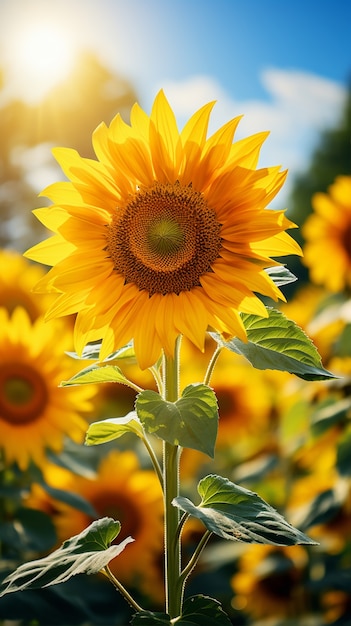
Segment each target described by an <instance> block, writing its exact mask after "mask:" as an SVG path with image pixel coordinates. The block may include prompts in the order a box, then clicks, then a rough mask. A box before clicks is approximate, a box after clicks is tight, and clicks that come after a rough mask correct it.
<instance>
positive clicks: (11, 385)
mask: <svg viewBox="0 0 351 626" xmlns="http://www.w3.org/2000/svg"><path fill="white" fill-rule="evenodd" d="M58 337H59V339H58ZM70 343H71V333H70V332H69V331H68V330H65V328H64V327H63V325H62V324H57V323H56V324H53V323H51V324H47V323H45V322H44V320H43V318H40V317H39V318H38V319H37V320H36V321H35V322H34V323H33V325H32V324H31V322H30V319H29V316H28V314H27V312H26V311H25V310H24V309H22V308H20V307H18V308H16V309H15V311H14V312H13V315H12V316H11V317H10V316H9V313H8V311H7V310H6V309H4V308H1V309H0V448H2V449H3V451H4V455H5V459H6V462H7V463H13V462H16V463H17V464H18V465H19V467H20V468H21V469H22V470H25V469H26V467H27V466H28V464H29V462H30V460H31V459H32V460H33V461H34V462H35V463H36V464H37V465H43V464H44V463H45V449H46V448H50V449H51V450H53V451H55V452H60V451H61V449H62V445H63V439H64V437H65V436H66V435H68V436H69V437H71V438H72V439H73V440H74V441H77V442H82V441H83V437H84V433H85V431H86V429H87V422H86V420H85V419H84V418H83V416H82V415H81V414H82V413H84V412H86V411H90V410H91V409H92V404H91V401H90V398H91V397H92V395H94V394H95V389H94V387H89V388H88V387H72V388H66V389H59V388H58V385H59V384H60V382H61V381H62V380H65V379H66V380H67V379H68V378H70V377H71V376H73V374H74V373H75V372H76V369H73V368H74V367H75V363H74V361H73V360H72V359H70V358H69V357H68V356H66V355H65V354H64V350H65V349H67V348H70Z"/></svg>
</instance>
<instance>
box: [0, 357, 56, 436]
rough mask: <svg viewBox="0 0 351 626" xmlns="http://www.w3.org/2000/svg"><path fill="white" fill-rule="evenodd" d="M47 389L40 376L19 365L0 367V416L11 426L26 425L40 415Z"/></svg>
mask: <svg viewBox="0 0 351 626" xmlns="http://www.w3.org/2000/svg"><path fill="white" fill-rule="evenodd" d="M46 404H47V389H46V386H45V384H44V381H43V380H42V378H41V377H40V375H39V374H38V373H37V372H35V371H34V370H33V369H32V368H31V367H29V366H28V367H27V366H25V365H21V364H19V363H14V364H13V365H12V364H6V366H5V365H4V366H2V367H0V416H1V418H2V419H3V420H5V421H7V422H9V423H12V424H28V423H29V422H32V421H35V420H36V419H38V418H39V417H40V415H41V414H42V412H43V410H44V408H45V406H46Z"/></svg>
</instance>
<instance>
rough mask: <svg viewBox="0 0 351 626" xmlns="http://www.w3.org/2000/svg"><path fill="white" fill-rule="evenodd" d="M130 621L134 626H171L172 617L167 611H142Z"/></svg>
mask: <svg viewBox="0 0 351 626" xmlns="http://www.w3.org/2000/svg"><path fill="white" fill-rule="evenodd" d="M130 623H131V624H132V626H165V625H166V626H170V624H171V618H170V616H169V615H167V614H166V613H156V612H154V611H140V613H135V615H133V617H132V621H131V622H130ZM177 624H179V622H178V621H177Z"/></svg>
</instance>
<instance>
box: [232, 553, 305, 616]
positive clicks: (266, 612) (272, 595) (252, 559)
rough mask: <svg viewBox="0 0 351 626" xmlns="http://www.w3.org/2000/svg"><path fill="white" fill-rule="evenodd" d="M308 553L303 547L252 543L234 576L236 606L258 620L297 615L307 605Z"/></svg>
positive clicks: (233, 585)
mask: <svg viewBox="0 0 351 626" xmlns="http://www.w3.org/2000/svg"><path fill="white" fill-rule="evenodd" d="M306 564H307V553H306V551H305V549H304V548H303V547H302V546H299V545H295V546H289V547H288V548H286V547H278V546H268V545H253V546H249V547H248V548H247V549H246V551H245V552H244V553H243V555H242V556H241V557H240V559H239V571H238V572H237V573H236V574H234V576H233V577H232V579H231V585H232V588H233V590H234V593H235V596H234V599H233V601H232V604H233V606H234V608H237V609H240V610H241V611H243V612H244V613H247V614H249V615H250V616H251V617H253V618H254V619H262V618H266V617H270V618H272V617H278V616H279V617H290V618H294V617H295V618H296V617H297V616H298V615H299V609H301V607H304V606H305V602H304V598H305V594H306V591H305V588H304V585H303V575H304V569H305V567H306Z"/></svg>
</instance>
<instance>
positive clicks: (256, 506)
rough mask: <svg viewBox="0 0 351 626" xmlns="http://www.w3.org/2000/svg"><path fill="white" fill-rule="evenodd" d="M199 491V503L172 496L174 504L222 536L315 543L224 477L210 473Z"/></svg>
mask: <svg viewBox="0 0 351 626" xmlns="http://www.w3.org/2000/svg"><path fill="white" fill-rule="evenodd" d="M198 492H199V494H200V496H201V498H202V501H201V503H200V504H199V505H198V506H195V505H194V504H193V503H192V502H191V501H190V500H189V499H188V498H183V497H178V498H174V500H173V504H174V506H177V507H178V508H179V509H182V511H185V512H186V513H189V514H190V515H192V516H193V517H197V518H198V519H200V520H201V521H202V522H203V524H204V525H205V526H206V528H207V529H208V530H210V531H211V532H213V533H215V534H216V535H219V536H220V537H222V538H223V539H232V540H235V541H243V542H246V543H264V544H269V545H276V546H291V545H294V544H296V543H302V544H311V545H315V542H314V541H312V540H311V539H310V538H309V537H307V536H306V535H304V534H303V533H302V532H300V531H299V530H297V529H296V528H294V527H293V526H291V525H290V524H289V523H288V522H287V521H286V520H285V519H284V518H283V517H282V516H281V515H280V514H279V513H278V512H277V511H276V510H275V509H273V507H271V506H270V505H269V504H268V503H267V502H265V501H264V500H262V498H260V497H259V496H258V495H257V493H254V492H252V491H249V490H248V489H244V488H243V487H239V486H238V485H235V484H234V483H232V482H230V481H229V480H228V479H227V478H222V477H221V476H216V475H214V474H210V475H209V476H206V477H205V478H203V479H202V480H201V481H200V482H199V484H198Z"/></svg>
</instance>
